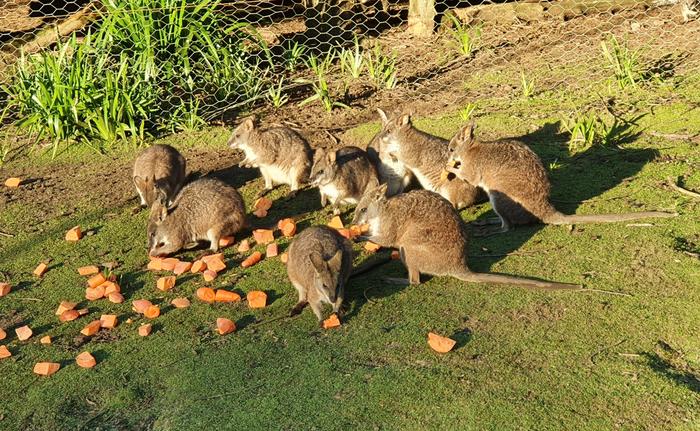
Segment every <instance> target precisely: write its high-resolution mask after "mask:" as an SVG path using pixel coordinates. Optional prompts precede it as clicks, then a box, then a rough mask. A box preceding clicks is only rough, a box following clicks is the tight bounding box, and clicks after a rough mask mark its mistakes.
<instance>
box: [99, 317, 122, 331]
mask: <svg viewBox="0 0 700 431" xmlns="http://www.w3.org/2000/svg"><path fill="white" fill-rule="evenodd" d="M117 323H119V320H118V319H117V315H116V314H103V315H102V316H100V324H101V325H102V327H103V328H107V329H112V328H115V327H116V326H117Z"/></svg>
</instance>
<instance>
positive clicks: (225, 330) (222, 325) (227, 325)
mask: <svg viewBox="0 0 700 431" xmlns="http://www.w3.org/2000/svg"><path fill="white" fill-rule="evenodd" d="M216 330H217V331H219V335H226V334H230V333H231V332H233V331H235V330H236V324H235V323H233V321H232V320H231V319H227V318H225V317H219V318H218V319H216Z"/></svg>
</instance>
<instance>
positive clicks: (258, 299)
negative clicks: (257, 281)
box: [246, 290, 267, 308]
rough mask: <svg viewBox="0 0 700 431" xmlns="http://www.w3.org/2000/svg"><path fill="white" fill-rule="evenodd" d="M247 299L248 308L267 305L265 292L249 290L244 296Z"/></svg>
mask: <svg viewBox="0 0 700 431" xmlns="http://www.w3.org/2000/svg"><path fill="white" fill-rule="evenodd" d="M246 299H247V300H248V307H250V308H264V307H265V305H267V294H266V293H265V292H261V291H259V290H251V291H250V292H248V295H247V296H246Z"/></svg>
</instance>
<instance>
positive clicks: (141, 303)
mask: <svg viewBox="0 0 700 431" xmlns="http://www.w3.org/2000/svg"><path fill="white" fill-rule="evenodd" d="M151 305H153V304H151V301H149V300H147V299H135V300H133V301H132V302H131V309H132V310H134V311H135V312H137V313H139V314H143V313H144V312H145V311H146V309H147V308H148V307H150V306H151Z"/></svg>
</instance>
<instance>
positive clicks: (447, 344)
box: [428, 332, 457, 353]
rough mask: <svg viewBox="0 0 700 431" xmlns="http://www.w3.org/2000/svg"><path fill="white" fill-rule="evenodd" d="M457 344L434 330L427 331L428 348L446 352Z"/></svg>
mask: <svg viewBox="0 0 700 431" xmlns="http://www.w3.org/2000/svg"><path fill="white" fill-rule="evenodd" d="M455 344H457V342H456V341H455V340H453V339H451V338H447V337H442V336H440V335H438V334H436V333H434V332H428V345H430V348H431V349H433V350H435V351H436V352H439V353H447V352H449V351H450V350H452V348H453V347H454V346H455Z"/></svg>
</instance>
